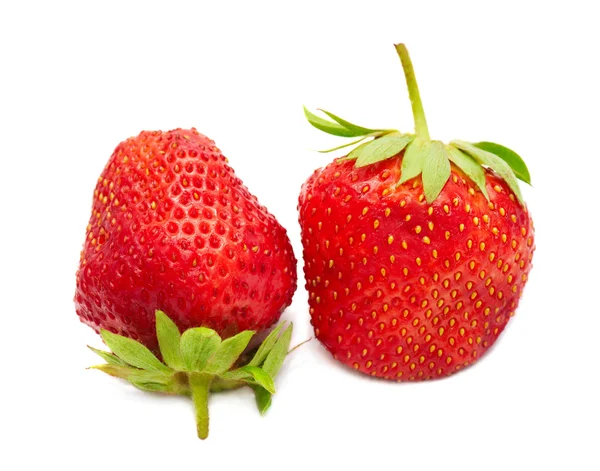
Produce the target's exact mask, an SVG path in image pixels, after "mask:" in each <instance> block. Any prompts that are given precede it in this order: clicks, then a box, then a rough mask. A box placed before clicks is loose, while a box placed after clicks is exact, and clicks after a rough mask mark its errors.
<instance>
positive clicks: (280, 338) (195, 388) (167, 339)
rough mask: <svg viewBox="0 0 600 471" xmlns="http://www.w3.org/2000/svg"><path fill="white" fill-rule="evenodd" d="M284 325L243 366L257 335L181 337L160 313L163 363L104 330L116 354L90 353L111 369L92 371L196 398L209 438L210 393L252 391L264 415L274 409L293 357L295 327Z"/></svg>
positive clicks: (197, 332)
mask: <svg viewBox="0 0 600 471" xmlns="http://www.w3.org/2000/svg"><path fill="white" fill-rule="evenodd" d="M283 327H284V324H280V325H278V326H277V327H276V328H275V329H274V330H273V331H272V332H271V333H270V334H269V335H268V336H267V337H266V338H265V339H264V340H263V342H262V344H261V345H260V346H259V347H258V349H257V350H256V352H255V353H254V355H253V356H252V357H251V358H250V359H249V360H248V361H247V362H246V363H245V364H240V363H241V362H242V360H241V359H240V356H241V355H242V353H243V352H244V351H245V350H246V347H247V346H248V344H249V342H250V339H251V338H252V336H253V335H254V332H253V331H248V330H246V331H243V332H240V333H239V334H237V335H235V336H233V337H230V338H228V339H225V340H222V339H221V337H219V335H218V334H217V333H216V332H215V331H214V330H212V329H208V328H206V327H196V328H192V329H188V330H186V331H185V332H184V333H183V334H180V332H179V329H178V328H177V326H176V325H175V323H174V322H173V321H172V320H171V319H169V317H168V316H167V315H166V314H165V313H164V312H162V311H156V335H157V338H158V344H159V347H160V353H161V356H162V358H163V361H160V360H159V359H158V358H157V357H156V356H155V355H154V354H153V353H152V352H151V351H150V350H149V349H148V348H147V347H145V346H144V345H142V344H141V343H139V342H136V341H135V340H133V339H130V338H127V337H123V336H121V335H117V334H113V333H112V332H109V331H107V330H102V331H101V335H102V338H103V340H104V342H105V343H106V345H107V346H108V347H109V348H110V349H111V350H112V352H105V351H102V350H97V349H95V348H92V347H90V350H92V351H93V352H94V353H96V354H97V355H99V356H100V357H102V358H103V359H104V360H105V361H106V364H102V365H96V366H92V367H91V368H94V369H97V370H100V371H103V372H104V373H106V374H109V375H111V376H115V377H118V378H122V379H125V380H127V381H129V382H130V383H131V384H133V385H134V386H135V387H137V388H138V389H141V390H143V391H151V392H161V393H166V394H177V395H184V396H189V397H191V399H192V401H193V403H194V408H195V411H196V430H197V432H198V437H199V438H201V439H205V438H206V437H207V436H208V424H209V418H208V397H209V394H210V392H215V391H223V390H227V389H236V388H239V387H242V386H249V387H250V388H252V389H253V390H254V393H255V396H256V404H257V406H258V409H259V411H260V413H261V414H264V413H265V412H266V411H267V409H268V408H269V407H270V405H271V397H272V395H273V394H274V393H275V381H274V379H275V377H276V376H277V373H278V372H279V369H280V368H281V365H282V364H283V361H284V359H285V357H286V355H287V353H288V349H289V345H290V340H291V336H292V325H291V324H290V325H289V326H288V327H286V328H285V329H284V328H283Z"/></svg>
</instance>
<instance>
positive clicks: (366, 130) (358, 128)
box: [319, 109, 384, 136]
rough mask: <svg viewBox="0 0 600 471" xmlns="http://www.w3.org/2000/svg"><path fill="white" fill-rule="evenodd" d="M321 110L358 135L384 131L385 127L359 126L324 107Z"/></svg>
mask: <svg viewBox="0 0 600 471" xmlns="http://www.w3.org/2000/svg"><path fill="white" fill-rule="evenodd" d="M319 111H322V112H323V113H325V114H326V115H327V116H329V117H330V118H331V119H333V120H334V121H335V122H336V123H338V124H340V125H341V126H343V127H345V128H346V129H348V130H349V131H352V132H354V133H355V135H356V136H362V135H365V134H371V133H374V132H382V131H384V130H383V129H369V128H363V127H362V126H357V125H356V124H352V123H351V122H349V121H346V120H345V119H342V118H340V117H339V116H336V115H334V114H333V113H330V112H329V111H325V110H322V109H319Z"/></svg>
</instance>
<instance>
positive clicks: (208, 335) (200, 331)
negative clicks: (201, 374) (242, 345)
mask: <svg viewBox="0 0 600 471" xmlns="http://www.w3.org/2000/svg"><path fill="white" fill-rule="evenodd" d="M220 344H221V337H219V334H217V333H216V332H215V331H214V330H212V329H208V328H206V327H195V328H193V329H188V330H186V331H185V332H184V333H183V335H182V336H181V347H180V349H181V356H182V358H183V363H184V366H185V369H186V370H187V371H202V370H203V369H204V367H205V366H206V362H207V361H208V359H209V358H210V357H211V356H212V355H214V353H215V352H216V351H217V349H218V348H219V345H220Z"/></svg>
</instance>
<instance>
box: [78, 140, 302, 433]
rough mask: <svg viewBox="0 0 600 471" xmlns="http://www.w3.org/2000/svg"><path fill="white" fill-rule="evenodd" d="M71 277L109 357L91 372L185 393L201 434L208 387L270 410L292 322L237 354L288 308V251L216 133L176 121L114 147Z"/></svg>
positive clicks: (292, 279)
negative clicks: (243, 394)
mask: <svg viewBox="0 0 600 471" xmlns="http://www.w3.org/2000/svg"><path fill="white" fill-rule="evenodd" d="M76 278H77V288H76V293H75V307H76V311H77V314H78V315H79V317H80V320H81V321H82V322H84V323H86V324H88V325H89V326H91V327H92V328H93V329H94V330H96V332H100V333H101V335H102V338H103V339H104V341H105V343H106V344H107V345H108V346H109V347H110V348H111V350H112V351H113V353H108V352H102V351H99V350H95V349H92V350H93V351H94V352H96V353H98V354H99V355H100V356H101V357H102V358H103V359H104V360H106V361H107V364H104V365H99V366H97V367H95V368H97V369H100V370H101V371H104V372H105V373H107V374H110V375H112V376H117V377H120V378H123V379H127V380H128V381H130V382H131V383H132V384H133V385H134V386H136V387H138V388H140V389H142V390H146V391H160V392H163V393H168V394H183V395H189V396H191V397H192V398H193V400H194V405H195V408H196V420H197V428H198V436H199V437H200V438H206V436H207V435H208V408H207V397H208V393H209V391H211V390H222V389H231V388H237V387H240V386H243V385H248V386H250V387H252V388H253V389H254V391H255V393H256V399H257V404H258V407H259V409H260V410H261V412H264V411H266V409H267V408H268V407H269V405H270V401H271V399H270V398H271V394H272V393H273V392H274V382H273V378H274V376H275V375H276V374H277V372H278V370H279V368H280V367H281V364H282V362H283V359H284V357H285V355H286V354H287V349H288V346H289V341H290V337H291V332H292V331H291V326H290V327H288V328H287V329H286V330H285V331H283V333H281V336H279V333H280V330H281V326H279V327H277V328H276V329H275V330H274V331H273V332H272V333H271V334H270V335H269V336H267V338H266V339H265V340H264V342H263V344H262V345H261V346H260V347H259V348H258V351H257V353H256V355H255V356H254V357H253V358H252V359H251V360H250V361H249V362H248V363H247V364H245V365H240V360H239V359H238V357H239V356H240V354H241V353H242V352H243V351H244V349H246V347H247V346H248V344H249V341H250V339H251V337H252V336H253V335H254V333H255V331H264V330H265V329H267V328H268V327H270V326H271V325H272V324H273V323H274V322H276V321H277V319H279V316H280V315H281V313H282V311H283V310H284V309H285V308H286V307H287V306H288V305H289V304H290V302H291V300H292V295H293V294H294V291H295V289H296V281H297V280H296V259H295V258H294V254H293V251H292V247H291V245H290V241H289V239H288V237H287V234H286V231H285V229H284V228H283V227H281V225H279V223H278V222H277V220H276V219H275V218H274V217H273V216H272V215H271V214H269V212H268V211H267V210H266V208H264V207H263V206H261V205H260V204H259V203H258V201H257V199H256V197H254V196H252V195H251V194H250V193H249V192H248V190H247V189H246V187H245V186H244V185H243V184H242V182H241V180H240V179H239V178H237V177H236V176H235V173H234V171H233V169H232V168H231V167H229V165H228V164H227V159H226V158H225V157H224V156H223V155H222V154H221V152H220V151H219V149H217V148H216V147H215V144H214V142H213V141H211V140H210V139H208V138H207V137H205V136H203V135H201V134H199V133H198V132H197V131H196V130H195V129H191V130H182V129H176V130H173V131H169V132H160V131H156V132H147V131H145V132H142V133H140V135H139V136H137V137H134V138H130V139H127V140H126V141H124V142H122V143H121V144H119V145H118V146H117V148H116V149H115V151H114V153H113V154H112V156H111V158H110V159H109V161H108V164H107V165H106V167H105V169H104V171H103V172H102V174H101V175H100V178H99V179H98V183H97V185H96V189H95V191H94V202H93V207H92V215H91V218H90V222H89V225H88V227H87V234H86V238H85V243H84V247H83V250H82V252H81V260H80V266H79V270H78V271H77V277H76ZM162 311H166V312H167V313H169V315H170V316H171V319H170V318H169V317H167V316H166V315H165V313H163V312H162ZM155 314H156V315H155ZM249 329H252V330H249ZM183 330H185V332H184V333H183V334H181V333H180V331H183ZM157 337H158V338H157ZM222 337H223V338H225V340H222ZM138 341H139V342H138ZM158 346H160V354H161V357H162V359H163V361H164V363H162V362H161V361H160V360H159V359H158V358H157V357H156V356H154V353H153V352H155V353H158V351H159V350H158ZM231 368H234V369H231Z"/></svg>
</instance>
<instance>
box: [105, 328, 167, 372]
mask: <svg viewBox="0 0 600 471" xmlns="http://www.w3.org/2000/svg"><path fill="white" fill-rule="evenodd" d="M100 335H101V336H102V339H103V340H104V342H105V343H106V345H108V347H109V348H110V349H111V350H112V351H113V353H114V354H115V355H117V356H118V357H119V358H120V359H121V360H123V361H125V362H126V363H128V364H130V365H131V366H135V367H136V368H141V369H144V370H149V371H163V372H169V371H171V369H170V368H169V367H167V366H166V365H164V364H163V363H161V362H160V360H159V359H158V358H156V357H155V356H154V354H153V353H152V352H151V351H150V350H148V348H146V347H145V346H144V345H142V344H141V343H139V342H136V341H135V340H133V339H130V338H127V337H123V336H121V335H117V334H113V333H112V332H109V331H108V330H104V329H103V330H102V331H101V332H100Z"/></svg>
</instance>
